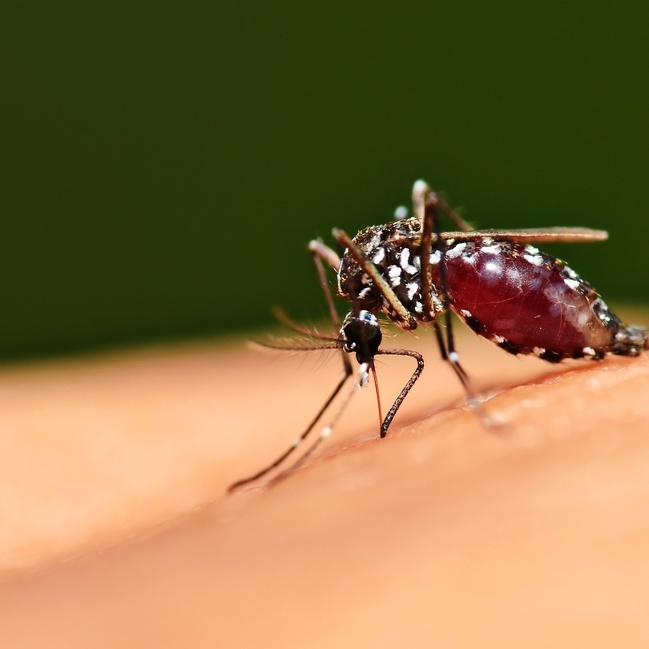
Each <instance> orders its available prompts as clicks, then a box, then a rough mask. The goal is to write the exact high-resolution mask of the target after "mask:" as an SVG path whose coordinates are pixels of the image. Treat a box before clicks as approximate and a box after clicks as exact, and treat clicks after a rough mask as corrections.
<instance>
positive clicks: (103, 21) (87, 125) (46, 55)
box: [0, 0, 649, 358]
mask: <svg viewBox="0 0 649 649" xmlns="http://www.w3.org/2000/svg"><path fill="white" fill-rule="evenodd" d="M648 19H649V5H647V4H646V3H640V2H630V1H628V0H627V1H623V2H621V3H609V2H595V3H587V4H583V3H565V2H552V1H550V2H548V1H544V2H538V1H533V2H525V3H520V2H513V1H506V2H490V3H484V2H477V1H473V2H461V1H458V2H453V3H451V2H443V3H442V2H434V1H433V2H425V3H424V2H421V3H393V2H379V3H373V4H369V5H368V4H365V5H362V6H361V4H360V3H347V2H337V1H333V2H332V1H330V2H327V3H319V2H316V3H303V2H287V1H280V2H273V3H259V2H255V3H253V2H246V1H241V0H238V1H237V2H232V1H231V0H218V1H216V2H214V1H213V2H192V1H190V2H182V3H180V2H157V3H144V2H141V1H139V0H132V1H131V2H128V3H122V2H112V3H102V2H99V3H82V2H72V1H70V0H61V1H60V2H43V1H42V0H41V1H40V2H38V1H37V2H35V3H18V2H14V1H13V0H7V1H6V2H4V3H3V5H2V8H1V9H0V32H1V33H0V68H1V69H0V71H1V73H2V77H1V78H2V99H1V102H0V118H1V126H0V133H1V135H0V151H1V155H0V160H1V161H2V162H1V164H2V168H1V169H0V174H1V175H0V177H1V178H2V182H1V191H0V209H1V214H2V237H1V239H0V246H1V254H0V356H1V357H5V358H8V357H19V356H27V355H34V354H52V353H62V352H71V351H78V350H82V349H89V348H94V347H103V346H109V345H115V344H124V343H133V342H137V341H141V340H148V339H160V338H178V337H185V336H194V335H204V334H208V333H216V332H221V331H223V332H225V331H228V332H231V331H237V330H243V329H250V328H256V327H259V326H261V325H264V324H265V323H269V322H271V321H272V316H271V312H270V309H271V306H272V305H275V304H279V305H283V306H284V307H286V309H287V310H289V311H290V312H291V313H293V314H294V315H295V316H296V317H298V318H311V319H315V318H319V317H320V316H322V315H324V313H325V310H324V305H323V302H322V297H321V295H320V293H319V289H318V286H317V283H316V279H315V274H314V272H313V270H312V267H311V262H310V259H309V257H308V255H307V253H306V251H305V246H306V244H307V242H308V240H309V239H311V238H313V237H315V236H323V237H324V238H325V239H327V238H328V236H329V232H330V230H331V227H332V226H334V225H336V226H340V227H343V228H345V229H347V230H348V231H350V232H354V231H356V230H357V229H358V228H360V227H362V226H365V225H369V224H374V223H380V222H384V221H387V220H390V218H391V215H392V213H393V210H394V208H395V207H396V205H398V204H400V203H407V202H408V201H409V195H410V189H411V186H412V183H413V181H414V180H415V179H417V178H420V177H422V178H425V179H427V180H429V182H431V183H432V184H433V185H434V186H435V187H437V188H442V189H445V190H446V192H447V195H448V196H449V198H450V200H451V202H453V203H454V204H461V205H465V206H467V217H468V218H469V219H470V220H472V221H474V222H475V223H477V224H478V225H479V226H481V227H523V226H545V225H587V226H592V227H599V228H606V229H608V230H609V231H610V233H611V241H610V242H609V243H606V244H592V245H584V246H581V247H580V246H566V247H562V248H561V249H560V250H557V249H555V250H553V252H554V253H555V254H560V256H561V257H562V258H564V259H567V260H568V261H570V263H571V265H572V267H573V268H575V269H576V270H577V271H579V272H580V273H581V274H582V275H583V276H584V277H586V278H587V279H588V280H589V281H591V283H592V284H594V285H595V286H596V287H597V288H598V289H599V290H600V292H601V293H603V294H604V297H605V298H606V299H608V300H631V301H646V300H647V295H648V293H647V271H646V269H645V265H646V258H647V252H646V248H647V240H649V220H648V218H647V211H648V210H647V206H648V205H649V200H648V198H647V195H646V194H647V191H646V190H647V180H646V177H647V150H648V144H649V131H648V127H647V115H648V114H649V84H647V78H646V75H647V72H646V71H647V69H649V46H648V45H647V33H649V30H648V27H649V24H648V23H649V20H648Z"/></svg>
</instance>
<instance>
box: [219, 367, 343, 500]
mask: <svg viewBox="0 0 649 649" xmlns="http://www.w3.org/2000/svg"><path fill="white" fill-rule="evenodd" d="M348 378H349V374H348V373H347V372H345V374H344V375H343V376H342V378H341V379H340V381H339V382H338V384H337V385H336V387H335V389H334V391H333V392H332V393H331V394H330V395H329V398H328V399H327V400H326V401H325V403H324V405H323V406H322V408H320V410H318V413H317V414H316V416H315V417H314V418H313V419H312V420H311V423H310V424H309V425H308V427H307V428H306V430H305V431H304V432H303V433H302V434H301V435H300V436H299V437H298V438H297V439H296V440H295V441H294V442H293V443H292V444H291V445H290V446H289V447H288V448H287V449H286V450H285V451H284V453H282V454H281V455H280V456H279V457H278V458H277V459H276V460H275V461H274V462H272V463H271V464H269V465H268V466H267V467H265V468H263V469H262V470H261V471H258V472H257V473H255V474H254V475H251V476H250V477H248V478H244V479H243V480H237V481H236V482H234V483H233V484H231V485H230V486H229V487H228V492H232V491H235V490H237V489H239V488H240V487H243V486H244V485H247V484H249V483H250V482H254V481H255V480H258V479H259V478H263V477H264V476H265V475H266V474H268V473H270V472H271V471H272V470H273V469H275V468H276V467H278V466H279V465H280V464H281V463H282V462H283V461H284V460H285V459H286V458H287V457H289V455H291V454H292V453H293V452H295V450H296V449H297V448H298V447H299V446H300V445H301V444H302V442H304V440H305V439H306V438H307V437H308V436H309V433H310V432H311V431H312V430H313V428H314V427H315V425H316V424H317V423H318V420H319V419H320V418H321V417H322V415H323V414H324V413H325V411H326V410H327V408H329V406H330V405H331V403H332V402H333V400H334V399H335V398H336V397H337V396H338V393H339V392H340V391H341V390H342V388H343V386H344V385H345V383H346V382H347V379H348Z"/></svg>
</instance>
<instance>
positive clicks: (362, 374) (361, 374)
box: [271, 363, 369, 483]
mask: <svg viewBox="0 0 649 649" xmlns="http://www.w3.org/2000/svg"><path fill="white" fill-rule="evenodd" d="M368 369H369V364H368V363H362V364H361V365H360V367H359V369H358V375H357V377H358V380H357V381H354V384H353V385H352V388H351V390H350V391H349V392H348V393H347V396H346V397H345V399H344V401H343V402H342V403H341V404H340V407H339V408H338V410H337V412H336V414H335V415H334V416H333V417H332V418H331V420H330V421H329V423H328V424H327V425H326V426H325V427H324V428H323V429H322V430H321V431H320V434H319V435H318V437H317V438H316V439H315V441H314V442H313V444H311V446H309V448H307V450H306V451H305V452H304V453H303V454H302V455H301V456H300V457H299V458H298V459H297V460H296V461H295V463H294V464H292V465H291V466H290V467H289V468H288V469H286V470H285V471H282V472H281V473H280V474H278V475H276V476H275V477H274V478H273V479H272V481H271V482H272V483H275V482H279V481H280V480H283V479H284V478H287V477H288V476H289V475H291V474H292V473H294V472H295V471H296V470H297V469H298V468H299V467H301V466H302V465H303V464H304V463H305V462H306V461H307V459H308V458H309V457H310V456H311V455H312V454H313V453H314V452H315V450H316V449H317V448H318V447H319V446H320V444H322V442H324V440H325V439H327V437H329V436H330V435H331V433H332V431H333V429H334V427H335V425H336V423H337V422H338V420H339V419H340V417H341V415H342V414H343V412H344V411H345V409H346V408H347V406H348V405H349V402H350V401H351V400H352V397H353V396H354V395H355V394H356V392H357V391H358V390H360V389H361V388H362V387H363V385H364V384H365V382H366V380H367V372H368ZM341 387H342V385H340V386H339V388H341ZM314 423H315V422H314Z"/></svg>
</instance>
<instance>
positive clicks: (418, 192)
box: [412, 180, 474, 232]
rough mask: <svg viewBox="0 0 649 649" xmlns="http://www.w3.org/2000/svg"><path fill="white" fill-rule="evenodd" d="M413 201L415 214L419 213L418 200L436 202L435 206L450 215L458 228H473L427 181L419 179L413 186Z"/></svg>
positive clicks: (468, 229) (469, 229)
mask: <svg viewBox="0 0 649 649" xmlns="http://www.w3.org/2000/svg"><path fill="white" fill-rule="evenodd" d="M412 194H413V202H414V203H415V214H417V204H416V201H417V200H421V201H422V202H423V203H426V204H428V203H434V205H435V206H437V207H439V209H440V210H441V211H442V212H444V214H446V216H448V218H449V219H450V220H451V221H453V223H454V224H455V225H456V227H457V228H458V230H462V231H464V232H469V231H471V230H473V229H474V228H473V226H472V225H471V224H470V223H467V222H466V221H465V220H464V219H463V218H462V217H461V216H460V215H459V214H458V213H457V212H456V211H455V210H454V209H453V208H452V207H451V206H450V205H449V204H448V203H447V202H446V201H445V200H444V199H443V198H442V197H441V196H440V195H439V194H437V193H436V192H434V191H433V190H432V189H431V188H430V186H429V185H428V183H427V182H425V181H424V180H418V181H417V182H416V183H415V184H414V186H413V188H412Z"/></svg>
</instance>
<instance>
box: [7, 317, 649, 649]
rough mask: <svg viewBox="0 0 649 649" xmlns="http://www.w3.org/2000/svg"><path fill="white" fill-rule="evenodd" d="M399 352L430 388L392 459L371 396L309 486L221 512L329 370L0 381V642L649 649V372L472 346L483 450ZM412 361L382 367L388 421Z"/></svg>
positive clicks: (52, 646)
mask: <svg viewBox="0 0 649 649" xmlns="http://www.w3.org/2000/svg"><path fill="white" fill-rule="evenodd" d="M620 315H621V316H623V317H624V319H625V320H628V321H630V322H631V321H632V322H634V323H638V324H642V323H645V324H646V323H647V322H649V316H648V315H647V314H646V313H644V314H642V313H637V312H636V313H630V312H629V311H628V310H622V312H621V313H620ZM419 331H420V330H418V332H417V333H419ZM393 342H394V341H393ZM384 345H385V346H390V345H391V342H390V340H386V341H385V342H384ZM395 345H398V346H410V347H411V348H415V349H418V350H419V351H421V352H422V353H424V356H425V358H426V369H425V371H424V378H423V379H422V381H421V383H420V384H418V385H417V386H416V388H415V389H414V390H413V392H412V394H411V395H410V396H409V398H408V399H407V400H406V402H405V404H404V406H403V408H402V411H401V412H400V413H399V415H398V416H397V419H396V420H395V422H394V424H393V427H392V428H391V430H390V431H389V433H388V437H387V438H386V439H385V440H379V439H378V438H377V432H378V421H377V419H378V417H377V415H376V407H375V400H374V391H373V389H372V388H371V386H370V389H365V390H364V391H363V393H362V394H361V395H359V396H357V397H356V398H355V401H354V402H353V403H352V406H351V407H350V409H349V411H348V412H347V413H346V415H345V416H344V418H343V420H342V422H341V424H340V426H338V427H337V428H336V430H335V432H334V435H333V437H332V438H331V439H330V440H328V441H327V443H326V445H324V446H323V447H322V448H321V449H320V451H319V452H318V454H317V456H315V457H314V458H312V459H311V460H309V462H308V463H307V464H306V465H305V466H303V467H302V468H300V469H299V470H298V471H297V472H296V473H294V474H293V475H291V476H290V477H289V478H287V479H286V480H284V481H282V482H280V483H278V484H276V485H275V486H273V487H272V488H270V489H269V488H266V487H262V488H258V489H253V490H249V491H246V492H243V493H238V494H235V495H232V496H227V495H226V494H225V490H226V488H227V486H228V484H230V483H231V482H232V481H234V480H235V479H238V478H241V477H245V476H246V475H247V474H249V473H251V472H254V471H256V470H257V469H259V468H260V467H261V466H263V464H264V463H266V462H269V461H271V460H272V459H273V458H274V457H275V456H276V455H278V454H279V453H280V452H281V451H283V450H284V448H285V447H286V446H287V445H288V444H289V443H290V442H291V441H292V440H293V439H294V438H295V437H296V436H297V435H298V434H299V433H300V432H301V429H302V428H303V426H304V424H305V423H306V422H308V421H309V419H310V418H311V417H312V416H313V414H314V412H315V411H317V409H318V407H319V406H320V405H321V402H322V401H323V400H324V399H325V398H326V396H327V394H328V392H329V391H330V390H331V388H332V387H333V385H334V384H335V382H336V380H337V377H338V376H339V370H340V367H339V366H340V362H339V360H338V359H337V358H336V356H335V354H332V353H328V354H325V355H324V357H325V359H326V360H324V359H323V356H322V355H317V354H316V355H315V356H313V355H309V356H289V357H286V356H280V357H274V356H269V355H266V354H259V353H258V352H255V351H250V350H247V349H246V348H245V346H244V345H243V342H242V341H241V340H237V341H232V342H230V343H227V344H225V343H222V344H219V345H215V344H207V343H206V344H204V345H198V344H197V345H191V346H190V345H187V346H179V347H176V348H155V349H153V348H152V349H147V350H143V351H139V352H138V351H136V352H128V353H122V354H120V355H104V356H97V357H87V358H82V359H79V360H74V361H65V362H51V363H41V364H31V365H30V366H23V367H20V366H14V367H7V368H5V369H3V370H2V372H1V373H0V475H1V476H2V480H1V481H0V518H1V520H2V527H1V530H0V574H2V576H3V577H4V579H3V580H2V582H0V611H2V613H1V614H0V646H2V647H12V648H14V647H30V649H31V648H34V647H47V648H48V649H57V648H58V647H61V648H63V647H65V648H69V647H91V646H92V647H120V648H124V647H156V648H160V647H260V646H263V647H293V646H295V647H306V646H308V647H323V648H324V647H328V648H329V647H396V646H404V647H406V646H407V647H423V646H426V647H429V646H439V647H450V646H452V647H458V646H467V647H478V646H479V647H491V646H493V647H502V646H519V647H548V646H556V647H564V646H584V647H585V646H587V647H614V646H615V647H622V646H623V647H644V646H649V621H648V620H649V560H648V559H647V557H648V550H647V548H649V506H648V503H649V354H645V355H644V356H642V357H641V358H639V359H629V358H610V359H608V360H606V361H604V362H601V363H594V362H588V361H582V362H571V363H569V364H561V365H558V366H553V365H549V364H547V363H544V362H542V361H539V360H537V359H535V358H524V359H520V358H514V357H511V356H509V355H507V354H506V353H504V352H502V351H501V350H499V349H497V348H495V347H494V346H493V345H490V344H489V343H488V342H486V341H483V340H480V339H478V338H477V337H475V336H474V335H473V334H471V333H470V332H466V331H465V332H464V333H463V334H461V335H460V336H459V340H458V346H459V349H460V352H461V353H462V359H463V362H464V365H465V367H466V369H467V371H468V372H469V374H470V375H471V377H472V379H473V382H474V385H475V388H476V389H477V391H478V392H479V393H481V394H483V395H485V394H487V395H492V394H495V396H492V397H491V398H489V399H488V400H487V401H486V402H485V408H486V410H487V411H488V412H489V413H490V415H491V416H492V417H494V418H496V419H499V420H501V421H503V422H504V423H503V425H502V426H501V428H499V429H498V431H495V432H494V431H491V432H490V431H486V430H485V429H484V428H483V427H482V426H481V424H480V422H479V421H478V419H477V418H476V416H475V415H474V414H473V413H472V412H470V411H467V410H466V408H464V407H463V406H462V403H463V395H462V392H461V389H460V387H459V385H458V382H457V380H456V378H455V377H454V376H453V374H452V371H451V370H450V369H449V368H448V367H446V366H445V365H444V364H442V362H441V361H440V360H439V354H438V353H437V351H436V349H435V343H434V339H433V336H432V334H431V333H430V332H425V331H424V330H421V334H420V339H417V338H415V337H414V336H412V335H402V336H400V337H399V340H398V341H397V342H396V343H395ZM413 365H414V364H413V362H412V360H410V359H399V358H385V359H380V364H379V365H378V371H379V377H380V381H381V391H382V394H383V407H384V410H387V408H388V407H389V405H390V398H393V397H394V396H395V395H396V393H397V392H398V390H399V388H400V386H401V385H402V384H403V383H404V382H405V380H406V379H407V377H408V376H409V373H410V372H411V371H412V369H413Z"/></svg>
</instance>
